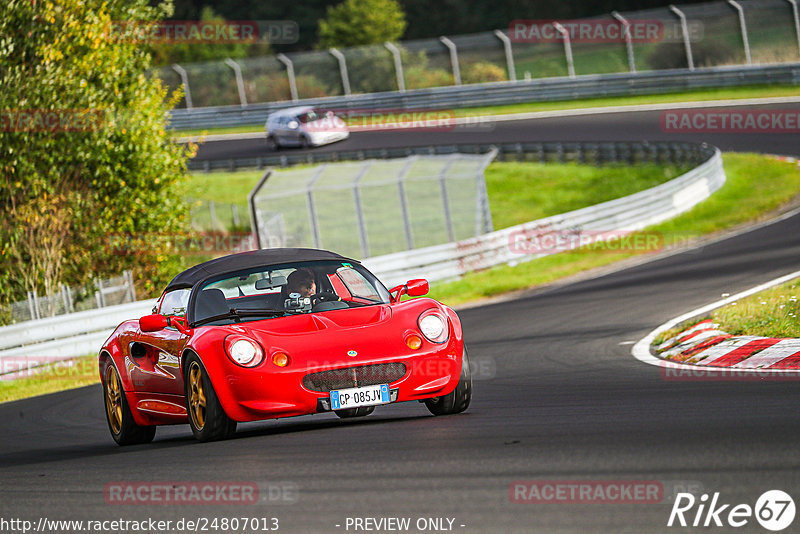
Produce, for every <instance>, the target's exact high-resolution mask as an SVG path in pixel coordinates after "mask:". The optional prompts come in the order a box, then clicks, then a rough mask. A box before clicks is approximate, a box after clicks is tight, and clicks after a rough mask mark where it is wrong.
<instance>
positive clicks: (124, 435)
mask: <svg viewBox="0 0 800 534" xmlns="http://www.w3.org/2000/svg"><path fill="white" fill-rule="evenodd" d="M103 397H104V402H103V404H104V405H105V407H106V422H107V423H108V431H109V432H111V437H112V438H114V441H116V442H117V445H138V444H141V443H150V442H151V441H153V438H154V437H155V435H156V427H155V426H141V425H137V424H136V421H134V419H133V414H132V413H131V408H130V406H128V399H127V398H126V397H125V390H124V389H123V388H122V380H120V377H119V374H118V373H117V369H116V368H115V367H114V365H113V364H112V363H111V361H110V360H106V362H105V366H104V367H103Z"/></svg>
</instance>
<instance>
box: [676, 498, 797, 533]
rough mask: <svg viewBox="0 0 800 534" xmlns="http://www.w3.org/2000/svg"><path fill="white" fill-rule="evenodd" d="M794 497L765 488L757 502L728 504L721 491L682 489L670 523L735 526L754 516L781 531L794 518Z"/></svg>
mask: <svg viewBox="0 0 800 534" xmlns="http://www.w3.org/2000/svg"><path fill="white" fill-rule="evenodd" d="M794 515H795V507H794V500H793V499H792V498H791V497H790V496H789V494H788V493H786V492H784V491H781V490H770V491H766V492H764V493H763V494H762V495H761V496H760V497H759V498H758V500H757V501H756V504H755V506H750V505H749V504H736V505H732V504H728V503H723V502H722V501H721V500H720V494H719V492H716V493H714V494H713V495H712V496H711V498H710V499H709V495H708V494H707V493H704V494H703V495H701V496H700V498H699V499H697V498H696V497H695V496H694V495H692V494H691V493H679V494H678V496H677V497H676V498H675V502H674V504H673V505H672V511H671V512H670V514H669V520H668V521H667V526H668V527H671V526H680V527H733V528H739V527H743V526H745V525H748V524H752V520H753V518H755V520H756V521H757V522H758V524H760V525H761V526H762V527H764V528H765V529H767V530H771V531H773V532H778V531H781V530H783V529H785V528H786V527H788V526H789V525H791V524H792V521H794Z"/></svg>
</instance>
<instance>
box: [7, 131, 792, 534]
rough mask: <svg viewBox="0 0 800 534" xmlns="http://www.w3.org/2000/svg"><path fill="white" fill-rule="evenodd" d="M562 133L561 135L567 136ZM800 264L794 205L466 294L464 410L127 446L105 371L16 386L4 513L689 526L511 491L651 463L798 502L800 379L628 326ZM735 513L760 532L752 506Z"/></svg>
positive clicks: (760, 141)
mask: <svg viewBox="0 0 800 534" xmlns="http://www.w3.org/2000/svg"><path fill="white" fill-rule="evenodd" d="M615 119H616V120H615V122H614V124H616V125H617V126H618V128H615V129H614V130H613V131H610V130H607V131H606V132H605V134H606V135H605V137H606V138H608V137H613V138H615V139H621V138H625V135H623V134H624V133H625V132H624V130H625V128H624V127H623V126H621V125H630V124H632V123H635V122H636V121H638V120H642V119H641V117H639V118H636V117H634V118H631V117H623V116H619V115H617V116H616V117H615ZM513 128H522V127H521V126H520V125H513ZM523 130H524V129H523ZM497 131H499V129H498V130H497ZM565 132H566V130H565V131H564V132H556V133H553V135H552V136H551V137H550V139H557V140H566V139H567V137H566V133H565ZM586 133H587V132H586V131H583V130H580V131H579V134H580V135H583V134H586ZM601 133H602V131H601V129H600V128H599V127H598V130H597V135H598V136H599V135H600V134H601ZM541 134H542V135H544V132H541ZM628 134H629V135H631V136H633V135H634V133H633V132H628ZM376 135H377V134H376ZM508 135H509V136H510V134H508ZM576 135H578V134H576ZM645 137H647V135H644V134H642V135H640V136H639V138H645ZM784 137H786V139H784V138H783V137H780V136H764V135H761V136H756V135H744V134H742V135H740V136H739V137H737V138H736V139H733V140H731V141H730V143H733V144H734V145H735V146H739V147H745V148H747V149H749V150H759V151H765V152H776V151H778V152H783V153H786V154H790V155H800V145H798V139H797V136H784ZM358 138H360V136H359V137H355V136H354V140H355V139H358ZM387 138H388V137H387ZM572 138H576V137H575V136H573V137H572ZM710 141H712V142H714V143H715V144H719V145H720V146H723V147H727V148H731V146H733V145H731V144H728V145H726V144H725V143H722V142H719V140H717V139H710ZM779 146H783V147H786V150H778V149H776V147H779ZM754 193H755V192H754ZM797 269H800V216H793V217H788V218H785V219H783V220H780V221H778V222H775V223H773V224H770V225H767V226H763V227H761V228H758V229H755V230H753V231H750V232H748V233H745V234H741V235H738V236H736V237H732V238H729V239H725V240H722V241H719V242H715V243H712V244H708V245H706V246H704V247H703V248H701V249H696V250H691V251H687V252H684V253H682V254H677V255H673V256H669V257H665V258H661V259H659V260H656V261H653V262H649V263H645V264H642V265H638V266H635V267H632V268H629V269H626V270H623V271H618V272H616V273H612V274H609V275H606V276H603V277H600V278H595V279H592V280H585V281H582V282H578V283H573V284H569V285H564V286H561V287H556V288H551V289H548V290H544V291H539V292H535V293H532V294H530V295H527V296H523V297H521V298H518V299H516V300H513V301H508V302H501V303H495V304H491V305H488V306H483V307H479V308H472V309H467V310H463V311H461V312H460V316H461V318H462V321H463V323H464V328H465V335H466V339H467V343H468V345H469V348H470V353H471V356H472V358H473V360H475V363H477V367H478V369H479V372H478V376H476V380H475V383H474V386H475V387H474V396H473V402H472V405H471V407H470V408H469V410H467V412H465V413H464V414H462V415H457V416H450V417H440V418H435V417H433V416H430V415H429V414H428V412H427V410H426V409H425V408H424V406H422V405H420V404H417V403H413V404H398V405H393V406H389V407H384V408H379V409H377V410H376V412H375V413H374V414H373V415H371V416H369V417H367V418H365V419H362V420H357V421H352V420H351V421H342V420H339V419H336V418H335V417H334V416H329V415H320V416H311V417H302V418H295V419H288V420H280V421H270V422H263V423H252V424H247V425H240V430H239V431H238V433H237V435H236V437H235V439H232V440H229V441H225V442H217V443H209V444H200V443H196V442H195V441H194V440H193V438H192V436H191V433H190V431H189V429H188V427H169V428H161V429H159V431H158V434H157V436H156V440H155V442H154V443H152V444H150V445H144V446H135V447H127V448H119V447H117V446H116V445H115V444H114V443H113V442H112V440H111V438H110V437H109V435H108V431H107V428H106V423H105V419H104V414H103V407H102V401H101V399H102V397H101V390H100V387H99V386H92V387H87V388H83V389H78V390H73V391H69V392H64V393H59V394H54V395H48V396H43V397H38V398H34V399H29V400H25V401H18V402H14V403H8V404H3V405H0V421H2V423H0V424H1V425H2V426H0V428H2V432H0V518H3V519H8V518H21V519H27V520H31V521H33V522H34V524H36V522H37V521H38V520H39V518H41V517H46V518H47V519H83V520H88V519H92V520H99V519H119V518H122V519H144V518H159V519H172V520H176V519H179V518H181V517H185V518H190V519H196V518H197V517H225V516H227V517H233V516H237V517H277V518H279V520H280V530H279V531H280V532H290V533H309V532H332V533H335V532H353V531H354V530H352V529H350V530H345V525H346V518H347V517H362V518H363V517H376V518H379V517H410V518H412V528H411V530H409V531H410V532H418V531H417V530H416V528H415V527H414V521H416V519H417V518H420V517H449V518H454V519H455V521H454V526H453V530H454V531H456V532H464V533H469V532H546V533H547V532H581V533H587V532H636V533H641V532H662V531H670V530H673V531H674V530H679V531H692V532H693V531H695V530H698V529H694V528H686V529H680V528H674V527H673V528H672V529H668V528H667V527H666V522H667V519H668V516H669V512H670V508H671V504H670V503H669V502H663V503H659V504H575V503H572V504H570V503H560V504H527V503H522V504H520V503H513V502H511V500H510V499H509V485H510V484H511V483H513V482H514V481H517V480H539V481H546V480H567V479H568V480H597V479H599V480H607V481H615V480H649V481H659V482H661V483H663V484H664V486H665V487H666V489H667V493H669V492H670V490H671V489H672V488H673V487H676V485H680V484H687V483H692V484H694V485H695V486H697V485H698V484H699V485H702V487H703V488H704V489H705V491H707V492H710V493H713V492H720V494H721V495H720V500H721V501H722V502H724V503H730V504H739V503H746V504H749V505H751V506H752V505H754V504H755V502H756V499H757V498H758V496H759V495H760V494H762V493H763V492H764V491H766V490H770V489H782V490H784V491H786V492H788V493H789V494H790V495H792V496H793V497H794V498H795V500H796V501H797V500H798V498H800V455H798V452H797V451H798V448H797V444H798V441H799V440H800V411H798V409H797V406H798V401H800V389H798V384H797V383H795V382H792V381H744V382H741V381H736V382H731V381H709V380H674V379H667V378H665V377H663V376H662V375H661V374H660V370H659V369H658V368H656V367H653V366H649V365H644V364H642V363H641V362H639V361H637V360H635V359H634V358H633V357H632V356H631V354H630V349H631V347H630V345H629V344H621V343H630V342H632V341H636V340H638V339H639V338H641V337H643V336H644V335H645V334H647V333H648V332H649V331H650V330H652V329H653V328H654V327H656V326H657V325H659V324H661V323H662V322H664V321H666V320H668V319H670V318H672V317H674V316H677V315H679V314H681V313H683V312H685V311H687V310H690V309H694V308H696V307H699V306H701V305H703V304H706V303H708V302H711V301H714V300H717V299H718V298H719V297H720V295H721V294H722V293H731V294H733V293H735V292H738V291H741V290H744V289H747V288H749V287H751V286H753V285H756V284H758V283H761V282H764V281H767V280H769V279H772V278H775V277H777V276H779V275H782V274H785V273H788V272H791V271H795V270H797ZM121 481H161V482H164V481H172V482H176V481H238V482H256V483H258V484H260V485H262V487H266V486H265V485H266V484H270V483H272V484H280V483H283V484H288V485H291V487H293V488H295V490H296V500H293V502H275V501H270V500H269V496H268V495H267V496H266V498H265V499H264V501H263V502H260V503H259V504H255V505H238V506H230V505H228V506H226V505H219V504H215V505H207V506H127V505H109V504H107V503H106V501H105V499H104V488H105V487H106V484H109V483H113V482H121ZM290 500H292V499H290ZM666 500H667V501H668V500H669V499H666ZM798 502H800V501H798ZM694 511H695V509H693V510H692V514H690V515H688V516H687V517H689V518H690V519H691V518H692V517H693V515H694ZM798 524H800V519H796V520H795V522H794V524H793V527H792V529H790V530H788V531H796V529H797V525H798ZM336 525H341V526H340V527H337V526H336ZM461 525H464V526H463V527H462V526H461ZM713 530H715V531H720V532H726V531H729V530H730V529H729V528H726V529H722V528H716V529H713ZM736 530H737V531H740V532H765V530H763V529H762V528H761V527H759V526H758V525H757V524H756V522H755V520H753V519H751V520H750V523H749V524H748V526H746V527H744V528H740V529H736ZM5 531H7V532H10V531H11V530H5Z"/></svg>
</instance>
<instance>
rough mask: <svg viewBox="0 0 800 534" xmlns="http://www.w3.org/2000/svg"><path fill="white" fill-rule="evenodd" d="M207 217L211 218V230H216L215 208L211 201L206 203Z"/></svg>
mask: <svg viewBox="0 0 800 534" xmlns="http://www.w3.org/2000/svg"><path fill="white" fill-rule="evenodd" d="M208 216H209V217H211V229H212V230H217V208H216V206H215V205H214V201H213V200H209V201H208Z"/></svg>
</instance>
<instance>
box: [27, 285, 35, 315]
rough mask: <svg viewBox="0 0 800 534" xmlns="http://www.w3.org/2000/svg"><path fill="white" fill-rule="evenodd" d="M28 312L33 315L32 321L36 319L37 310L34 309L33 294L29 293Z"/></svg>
mask: <svg viewBox="0 0 800 534" xmlns="http://www.w3.org/2000/svg"><path fill="white" fill-rule="evenodd" d="M28 311H29V312H30V314H31V321H33V320H34V319H36V310H35V309H34V302H33V293H31V292H30V291H28Z"/></svg>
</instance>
